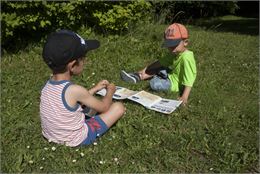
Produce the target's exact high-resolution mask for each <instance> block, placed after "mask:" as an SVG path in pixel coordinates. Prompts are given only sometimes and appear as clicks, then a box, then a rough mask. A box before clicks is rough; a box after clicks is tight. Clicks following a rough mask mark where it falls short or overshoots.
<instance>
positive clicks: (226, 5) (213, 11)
mask: <svg viewBox="0 0 260 174" xmlns="http://www.w3.org/2000/svg"><path fill="white" fill-rule="evenodd" d="M152 4H153V5H152V6H153V7H154V14H157V15H160V16H164V19H163V22H167V23H171V22H173V21H187V20H190V19H194V18H201V17H216V16H223V15H226V14H235V12H236V10H237V9H238V8H239V7H238V5H237V2H236V1H212V2H211V1H198V2H196V1H182V2H178V1H175V2H171V1H157V2H153V3H152Z"/></svg>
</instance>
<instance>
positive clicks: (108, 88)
mask: <svg viewBox="0 0 260 174" xmlns="http://www.w3.org/2000/svg"><path fill="white" fill-rule="evenodd" d="M107 90H109V91H111V92H112V93H115V92H116V86H115V85H114V84H113V83H110V84H108V85H107Z"/></svg>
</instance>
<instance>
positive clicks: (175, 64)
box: [159, 50, 197, 92]
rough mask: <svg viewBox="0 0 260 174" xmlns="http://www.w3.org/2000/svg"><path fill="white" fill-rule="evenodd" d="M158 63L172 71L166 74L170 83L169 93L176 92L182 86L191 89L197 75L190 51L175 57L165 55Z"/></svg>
mask: <svg viewBox="0 0 260 174" xmlns="http://www.w3.org/2000/svg"><path fill="white" fill-rule="evenodd" d="M159 61H160V63H161V64H162V65H163V66H165V67H168V68H170V69H171V70H172V71H171V72H170V73H169V74H168V77H169V79H170V81H171V91H173V92H178V91H180V90H182V89H183V87H184V86H190V87H192V85H193V83H194V81H195V79H196V75H197V69H196V62H195V59H194V55H193V52H192V51H189V50H186V51H184V52H182V53H180V54H178V55H177V56H174V55H172V54H171V55H166V56H164V57H162V58H160V59H159Z"/></svg>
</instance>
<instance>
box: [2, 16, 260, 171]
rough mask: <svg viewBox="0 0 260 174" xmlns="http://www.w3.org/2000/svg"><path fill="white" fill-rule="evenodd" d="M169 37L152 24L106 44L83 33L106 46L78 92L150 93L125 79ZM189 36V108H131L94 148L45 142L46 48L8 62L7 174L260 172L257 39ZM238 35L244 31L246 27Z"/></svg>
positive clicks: (212, 32) (194, 29)
mask: <svg viewBox="0 0 260 174" xmlns="http://www.w3.org/2000/svg"><path fill="white" fill-rule="evenodd" d="M243 19H244V18H243ZM233 22H234V21H233ZM234 23H235V22H234ZM255 26H256V27H258V23H255ZM165 27H166V25H159V24H150V25H149V24H147V25H143V27H140V28H136V29H135V30H132V31H131V32H130V33H128V34H127V35H124V36H106V37H104V36H101V35H94V34H93V33H92V34H90V35H89V34H88V32H84V30H83V29H82V30H81V31H80V32H79V33H80V34H82V35H83V36H85V37H88V38H98V39H99V40H100V41H101V44H102V45H101V47H100V48H99V49H98V50H96V51H93V52H91V53H90V54H88V57H89V58H88V59H87V63H86V66H85V69H84V72H83V74H82V75H81V76H78V77H76V78H74V82H75V83H79V84H81V85H83V86H85V87H87V88H89V87H91V86H92V85H93V83H96V82H98V81H99V80H102V79H107V80H109V81H112V82H114V83H115V84H116V85H118V86H123V87H127V88H129V89H132V90H146V91H149V92H152V91H150V89H149V85H148V81H143V82H141V83H138V84H128V83H125V82H123V81H122V80H121V79H120V76H119V72H120V70H121V69H124V70H126V71H132V70H139V69H140V68H142V67H143V66H144V65H145V64H147V63H149V62H152V61H153V60H155V59H156V58H158V57H160V56H162V55H163V54H165V53H166V51H167V50H164V49H162V48H161V47H160V45H161V43H162V37H163V31H164V29H165ZM187 27H188V29H189V31H190V46H189V49H190V50H192V51H194V54H195V56H196V57H195V58H196V61H197V70H198V75H197V79H196V82H195V84H194V87H193V89H192V92H191V95H190V98H189V106H188V107H180V108H179V109H177V110H176V111H175V112H173V113H172V114H171V115H163V114H161V113H158V112H154V111H151V110H148V109H145V108H144V107H142V106H141V105H139V104H137V103H134V102H131V101H129V100H124V101H123V103H124V105H125V107H126V108H127V111H126V114H125V116H124V117H123V118H122V119H121V120H119V121H118V122H117V124H116V125H115V126H113V127H112V128H111V129H110V130H109V131H108V133H106V134H105V135H104V136H103V137H101V138H100V139H98V141H97V142H96V143H95V144H93V145H90V146H87V147H80V148H70V147H65V146H61V145H57V144H53V143H49V142H47V141H45V140H44V139H43V137H42V135H41V125H40V119H39V96H40V90H41V88H42V87H43V85H44V84H45V82H46V80H47V79H48V78H49V76H50V73H51V72H50V71H49V69H48V68H47V66H46V65H45V64H44V63H43V61H42V58H41V51H42V44H35V45H31V46H29V47H28V48H27V49H25V50H23V51H20V52H19V53H16V54H5V55H4V56H3V57H2V59H1V73H2V76H1V172H4V173H9V172H10V173H19V172H26V173H31V172H34V173H40V172H53V173H61V172H66V173H85V172H91V173H97V172H106V173H112V172H124V173H127V172H128V173H129V172H131V173H137V172H138V173H141V172H146V173H150V172H156V173H163V172H170V173H172V172H188V173H191V172H196V173H199V172H203V173H204V172H205V173H214V172H215V173H217V172H225V173H236V172H241V173H245V172H259V156H258V154H259V140H258V138H259V113H258V106H259V103H258V98H259V93H258V78H259V35H258V34H255V33H254V34H252V35H250V34H248V33H240V32H236V31H237V30H234V31H235V32H232V30H230V31H227V30H220V31H219V30H217V29H221V28H222V27H224V25H222V26H221V25H220V26H218V28H213V29H212V28H210V27H208V28H209V29H207V28H205V27H202V26H195V25H188V26H187ZM237 27H238V28H241V30H242V31H246V27H247V25H241V26H237ZM152 93H154V92H152ZM154 94H157V95H160V96H161V97H165V98H173V99H175V98H176V97H177V94H174V93H169V92H168V93H167V92H161V93H154Z"/></svg>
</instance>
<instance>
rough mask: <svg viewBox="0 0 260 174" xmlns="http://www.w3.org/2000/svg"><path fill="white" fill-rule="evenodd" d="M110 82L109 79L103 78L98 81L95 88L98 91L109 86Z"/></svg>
mask: <svg viewBox="0 0 260 174" xmlns="http://www.w3.org/2000/svg"><path fill="white" fill-rule="evenodd" d="M108 84H109V82H108V81H107V80H101V81H100V82H98V84H97V85H96V86H95V88H96V90H97V91H99V90H101V89H103V88H105V87H107V85H108Z"/></svg>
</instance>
